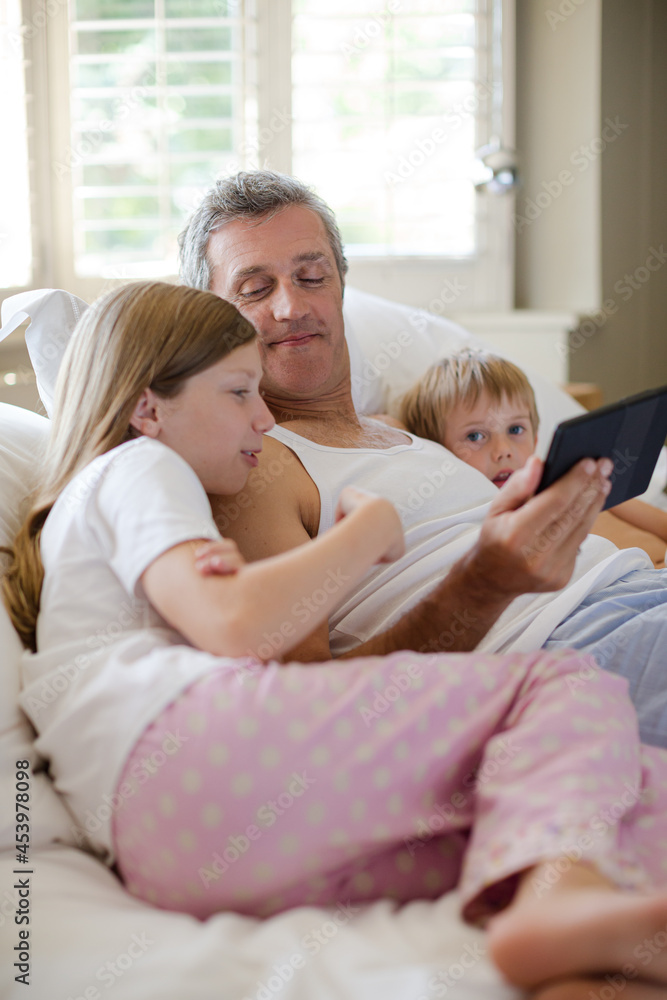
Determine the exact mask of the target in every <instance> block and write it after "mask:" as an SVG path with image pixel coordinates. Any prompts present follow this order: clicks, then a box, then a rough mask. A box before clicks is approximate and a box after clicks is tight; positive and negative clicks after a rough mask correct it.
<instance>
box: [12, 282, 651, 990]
mask: <svg viewBox="0 0 667 1000" xmlns="http://www.w3.org/2000/svg"><path fill="white" fill-rule="evenodd" d="M254 336H255V335H254V330H253V329H252V327H251V326H250V325H249V324H248V323H247V322H246V321H245V320H244V319H243V318H242V317H241V315H240V314H239V313H238V312H237V311H236V310H235V309H234V307H233V306H231V305H229V304H228V303H226V302H224V301H222V300H221V299H219V298H217V297H216V296H214V295H212V294H210V293H208V292H202V291H197V290H195V289H192V288H184V287H178V286H172V285H167V284H161V283H151V282H143V283H138V284H133V285H127V286H125V287H123V288H121V289H120V290H116V291H114V292H112V293H110V294H109V295H107V296H106V297H105V298H103V299H102V300H101V301H100V302H99V303H98V304H96V305H95V306H93V307H92V308H91V309H89V310H88V311H87V312H86V313H85V314H84V316H83V318H82V320H81V321H80V323H79V325H78V327H77V329H76V330H75V332H74V334H73V337H72V339H71V342H70V345H69V347H68V349H67V352H66V355H65V358H64V360H63V365H62V370H61V373H60V377H59V383H58V390H57V399H56V408H55V413H54V418H53V428H52V437H51V441H50V445H49V449H48V454H47V456H46V461H45V463H44V469H43V474H42V477H41V486H40V488H39V490H38V492H37V496H36V498H35V501H34V506H33V508H32V510H31V512H30V514H29V516H28V518H27V520H26V522H25V524H24V526H23V528H22V529H21V531H20V533H19V535H18V537H17V539H16V543H15V548H14V552H13V563H12V567H11V570H10V572H9V574H8V576H7V578H6V580H5V581H4V588H5V596H6V599H7V603H8V606H9V608H10V612H11V614H12V617H13V620H14V623H15V625H16V627H17V629H18V630H19V632H20V634H21V636H22V638H23V641H24V643H25V645H26V646H27V647H28V648H29V649H30V650H31V651H32V652H31V653H29V654H26V657H25V677H24V690H23V694H22V704H23V706H24V708H25V710H26V712H27V713H28V715H29V716H30V718H31V719H32V721H33V723H34V725H35V728H36V730H37V732H38V739H37V744H36V745H37V748H38V750H39V751H40V752H41V754H42V755H43V756H44V757H45V758H46V759H47V760H48V761H49V766H50V770H51V774H52V776H53V778H54V780H55V782H56V786H57V787H58V789H59V790H60V791H61V793H63V794H64V795H65V796H66V798H67V799H68V801H69V804H70V806H71V808H72V810H73V812H74V813H75V815H76V816H77V818H78V821H79V824H80V826H81V829H82V830H84V831H85V832H86V833H87V835H88V837H89V839H90V841H92V846H93V847H94V848H95V849H96V850H97V851H98V852H99V853H100V855H102V856H104V857H105V858H106V860H107V861H108V862H109V863H115V864H116V865H117V869H118V871H119V873H120V875H121V877H122V878H123V880H124V881H125V883H126V885H127V887H128V889H129V891H130V892H132V893H133V894H135V895H136V896H139V897H141V898H143V899H145V900H147V901H149V902H152V903H154V904H156V905H158V906H161V907H164V908H168V909H177V910H184V911H187V912H189V913H192V914H194V915H196V916H198V917H200V918H205V917H206V916H208V915H209V914H212V913H215V912H217V911H219V910H222V909H225V908H232V909H235V910H238V911H241V912H244V913H248V914H255V915H268V914H272V913H276V912H278V911H280V910H282V909H285V908H287V907H291V906H295V905H299V904H303V903H315V904H321V905H327V904H333V903H337V902H338V903H342V902H345V901H347V900H350V899H354V900H369V899H374V898H378V897H380V896H391V897H393V898H395V899H397V900H399V901H402V900H408V899H412V898H417V897H425V896H426V897H435V896H437V895H439V894H440V893H442V892H443V891H444V890H445V889H447V888H449V887H451V886H452V885H453V884H454V882H456V881H458V884H459V888H460V893H461V898H462V903H463V912H464V915H465V917H466V918H467V919H469V920H475V921H487V920H489V918H491V919H490V923H489V928H490V930H489V935H490V936H489V941H490V951H491V954H492V956H493V959H494V960H495V962H496V963H497V965H498V967H499V968H500V969H501V970H502V971H503V972H504V973H505V975H506V976H507V977H508V979H509V980H510V981H511V982H514V983H517V984H518V985H521V986H525V987H527V988H542V987H544V990H543V992H542V993H541V994H540V996H541V997H542V998H543V1000H547V998H549V1000H553V998H555V997H561V996H568V997H579V996H588V993H587V992H586V991H587V990H588V988H589V987H590V985H591V983H592V984H593V985H595V982H596V980H595V979H590V978H589V979H585V978H584V979H579V980H575V979H574V977H575V976H584V977H585V976H589V977H590V976H591V975H593V974H595V973H600V972H609V973H612V972H613V973H615V974H616V973H618V972H620V971H623V975H625V976H628V975H629V973H628V972H627V968H628V965H629V964H630V963H632V962H633V955H635V956H636V949H637V947H638V946H640V945H641V942H642V941H643V940H644V939H646V938H648V937H653V936H654V935H655V934H656V933H658V932H659V931H662V929H663V928H664V926H665V924H667V893H664V892H663V893H661V894H659V895H654V896H649V895H644V894H642V891H641V890H643V889H646V888H647V887H649V886H650V885H651V883H652V882H654V883H655V882H658V881H659V880H661V881H664V875H663V873H662V867H661V860H660V858H659V856H658V855H659V852H658V851H656V847H657V846H659V845H660V844H661V839H660V838H667V819H666V818H665V815H664V814H665V810H664V808H662V807H661V806H662V804H663V803H664V798H665V794H666V789H665V787H664V786H665V782H666V781H667V759H666V758H665V756H664V754H663V753H662V752H661V751H653V750H649V751H646V752H645V753H644V757H643V758H642V756H641V754H640V747H639V745H638V741H637V735H636V721H635V717H634V712H633V709H632V706H631V704H630V702H629V700H628V699H627V697H626V693H625V686H624V682H623V681H620V680H619V679H617V678H615V677H613V676H610V675H609V674H603V673H598V672H597V671H596V670H595V668H594V666H593V665H592V663H591V662H590V661H588V660H586V659H585V658H581V657H578V656H575V655H573V654H569V653H565V654H556V655H549V654H544V653H538V654H532V655H523V656H519V655H511V656H504V657H493V656H482V655H475V654H470V655H429V656H423V655H422V656H420V655H419V654H414V653H410V652H405V653H396V654H393V655H391V656H388V657H386V658H382V657H372V658H367V659H358V660H345V661H340V662H337V663H317V664H311V665H305V666H304V665H303V664H299V663H292V664H287V665H283V664H282V663H279V662H278V661H276V660H270V657H269V655H268V654H265V653H262V650H266V648H267V647H268V649H269V650H270V649H271V648H278V646H281V647H282V649H284V650H287V651H289V649H290V648H291V647H292V646H293V645H295V644H297V643H299V642H301V641H302V640H303V638H304V637H305V636H306V635H307V634H308V632H309V631H310V630H311V629H312V628H313V627H314V626H315V625H317V624H318V623H319V622H320V621H321V620H322V619H324V618H325V617H326V616H327V615H328V614H329V612H330V611H331V609H332V607H333V606H334V605H335V603H336V602H337V601H339V600H341V599H343V598H344V597H345V595H346V594H347V593H348V592H349V589H350V588H351V587H352V586H353V585H354V584H355V583H356V582H357V581H358V580H359V579H360V578H361V577H362V576H363V575H364V574H365V573H366V572H367V570H368V569H369V568H370V567H371V566H372V565H373V564H375V563H376V562H378V561H382V560H392V559H394V558H396V557H397V556H398V555H400V553H401V551H402V532H401V527H400V522H399V519H398V516H397V514H396V512H395V510H394V509H393V507H392V506H391V505H390V504H389V503H388V502H386V501H384V500H382V499H380V498H378V497H374V496H369V495H366V494H363V493H361V492H359V491H356V490H354V489H347V490H345V491H344V493H343V494H342V495H341V497H340V501H339V504H338V510H337V522H338V523H337V524H336V525H335V526H334V528H333V529H332V530H331V531H330V532H328V533H327V534H326V535H324V536H322V537H321V538H318V539H317V540H315V541H313V542H311V543H309V544H308V545H305V546H302V547H300V548H297V549H294V550H292V551H290V552H286V553H285V554H283V555H281V556H278V557H274V558H271V559H267V560H265V561H262V562H257V563H254V564H252V565H245V564H244V563H243V560H242V559H241V558H240V556H239V555H238V553H237V552H236V551H235V549H234V547H233V546H227V547H226V548H224V547H223V549H222V550H221V549H220V548H219V546H220V538H219V535H218V532H217V530H216V528H215V526H214V523H213V521H212V519H211V511H210V506H209V503H208V500H207V496H206V494H207V493H209V494H216V493H223V494H230V493H235V492H238V491H239V490H241V488H242V487H243V486H244V484H245V481H246V477H247V475H248V470H249V469H250V468H252V467H253V466H254V465H255V464H256V454H257V452H258V451H259V450H260V449H261V446H262V434H263V433H264V432H265V431H267V430H268V429H269V428H270V427H271V426H272V425H273V418H272V417H271V415H270V413H269V411H268V410H267V409H266V407H265V405H264V403H263V401H262V398H261V396H260V394H259V391H258V386H259V381H260V377H261V368H260V363H259V354H258V351H257V348H256V345H255V342H254ZM211 542H213V543H216V544H214V545H213V548H212V550H211V549H206V547H204V558H203V563H201V558H202V555H201V553H202V544H203V545H204V546H206V544H207V543H208V544H209V545H210V543H211ZM207 553H208V555H207ZM212 561H213V562H216V561H217V569H222V570H223V573H222V575H221V574H220V573H219V572H214V573H211V572H200V571H199V570H200V567H201V566H203V567H204V568H208V570H210V569H211V568H213V569H216V565H213V566H211V562H212ZM260 654H261V655H260ZM267 661H268V662H267ZM647 785H650V786H651V789H652V796H649V798H648V799H645V797H643V789H644V787H645V786H647ZM605 816H606V817H611V818H610V819H609V820H608V821H607V820H603V819H602V818H601V817H605ZM663 842H664V841H663ZM554 873H556V877H555V878H554ZM621 890H627V891H621ZM635 961H636V959H635ZM642 974H644V972H643V970H642ZM637 975H639V972H638V973H637ZM648 977H650V979H651V980H654V981H655V982H657V983H665V982H667V955H662V954H658V955H656V956H655V958H654V959H653V961H652V964H651V966H650V969H648V970H647V971H646V973H645V978H644V980H643V981H642V982H639V981H638V982H633V983H631V984H629V985H628V987H627V992H626V994H625V995H626V996H627V997H632V998H637V1000H639V998H644V997H652V996H658V995H660V989H661V988H659V987H656V988H654V987H653V986H652V985H650V983H649V982H648ZM554 981H555V982H556V985H555V986H552V985H547V984H551V983H552V982H554ZM656 989H657V990H658V992H656Z"/></svg>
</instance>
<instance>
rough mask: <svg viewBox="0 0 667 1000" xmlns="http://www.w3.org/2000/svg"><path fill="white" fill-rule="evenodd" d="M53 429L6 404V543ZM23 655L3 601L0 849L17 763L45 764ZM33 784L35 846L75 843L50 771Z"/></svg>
mask: <svg viewBox="0 0 667 1000" xmlns="http://www.w3.org/2000/svg"><path fill="white" fill-rule="evenodd" d="M48 427H49V423H48V420H45V419H44V417H40V416H38V415H37V414H36V413H32V412H30V411H29V410H22V409H21V408H20V407H18V406H9V405H8V404H7V403H0V545H11V543H12V542H13V540H14V536H15V535H16V532H17V531H18V529H19V526H20V524H21V521H22V520H23V516H24V514H25V513H26V510H27V506H28V494H29V493H30V490H31V489H32V486H33V479H34V474H35V469H36V468H37V467H38V461H39V453H40V449H41V448H42V447H43V445H44V442H45V440H46V436H47V434H48ZM4 558H5V557H4V556H3V560H4ZM4 565H5V563H4V562H2V563H0V568H4ZM21 654H22V646H21V643H20V641H19V638H18V635H17V634H16V632H15V631H14V628H13V626H12V624H11V622H10V619H9V616H8V614H7V612H6V610H5V607H4V604H3V603H2V602H1V601H0V849H5V848H13V847H14V844H15V833H16V811H15V806H14V803H15V792H16V762H17V761H23V760H29V761H30V763H31V765H32V766H33V767H36V768H39V766H40V761H39V760H38V755H37V753H36V751H35V748H34V746H33V738H34V733H33V730H32V727H31V726H30V723H29V722H28V720H27V719H26V717H25V715H23V713H22V712H21V710H20V709H19V707H18V704H17V700H18V694H19V664H20V659H21ZM30 785H31V787H30V802H29V806H30V809H29V812H30V816H31V820H30V848H31V850H32V848H37V847H40V846H46V845H48V844H50V843H52V841H53V840H60V841H63V842H66V843H74V842H75V841H74V839H73V834H72V831H71V827H72V826H73V821H72V819H71V817H70V816H69V813H68V812H67V810H66V809H65V806H64V804H63V802H62V800H61V799H60V797H59V796H58V795H57V794H56V792H55V791H54V789H53V787H52V785H51V783H50V781H49V780H48V778H47V776H46V774H44V773H43V772H42V773H37V774H34V775H33V776H32V779H31V782H30Z"/></svg>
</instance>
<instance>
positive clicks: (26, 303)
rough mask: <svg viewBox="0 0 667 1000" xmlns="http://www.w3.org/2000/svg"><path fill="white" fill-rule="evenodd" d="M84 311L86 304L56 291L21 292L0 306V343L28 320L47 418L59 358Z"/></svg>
mask: <svg viewBox="0 0 667 1000" xmlns="http://www.w3.org/2000/svg"><path fill="white" fill-rule="evenodd" d="M87 308H88V304H87V303H86V302H84V301H83V299H79V298H77V296H76V295H71V294H70V293H69V292H63V291H61V290H60V289H57V288H40V289H37V290H36V291H32V292H21V294H20V295H12V296H10V298H8V299H5V301H4V302H3V303H2V312H1V313H0V315H1V317H2V329H0V340H4V338H5V337H8V336H9V334H10V333H13V331H14V330H15V329H16V328H17V327H18V326H20V325H21V323H23V322H24V321H25V320H27V319H30V320H31V323H30V325H29V327H28V330H27V332H26V335H25V340H26V344H27V347H28V354H29V355H30V360H31V362H32V367H33V368H34V370H35V377H36V379H37V389H38V391H39V395H40V398H41V400H42V402H43V404H44V409H45V410H46V412H47V413H48V415H49V416H51V410H52V409H53V392H54V389H55V385H56V378H57V375H58V369H59V368H60V362H61V360H62V356H63V354H64V353H65V348H66V347H67V342H68V340H69V338H70V335H71V333H72V330H73V329H74V327H75V326H76V324H77V322H78V320H79V317H80V316H81V314H82V313H83V312H84V311H85V310H86V309H87Z"/></svg>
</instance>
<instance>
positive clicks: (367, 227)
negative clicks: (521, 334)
mask: <svg viewBox="0 0 667 1000" xmlns="http://www.w3.org/2000/svg"><path fill="white" fill-rule="evenodd" d="M19 5H20V0H0V11H2V12H3V14H4V24H5V25H6V26H7V27H6V32H7V31H13V33H14V36H15V37H16V38H18V39H19V41H20V45H19V46H18V48H19V49H20V48H21V46H23V45H25V53H24V52H21V53H20V55H19V54H18V53H17V57H16V58H15V59H14V60H13V62H12V64H11V67H12V68H11V72H13V74H14V76H13V80H12V81H11V92H12V94H16V95H17V96H19V99H18V100H17V101H16V102H11V103H12V109H11V113H12V114H13V115H14V117H15V119H16V120H14V121H12V123H11V127H12V129H13V134H14V135H15V136H16V137H17V138H16V140H15V142H16V144H17V148H19V147H20V148H21V149H22V150H25V137H26V123H25V120H24V119H21V115H24V116H25V111H24V108H25V107H26V102H25V100H24V97H23V94H22V93H21V89H20V88H21V87H22V86H23V79H22V76H23V74H22V68H23V67H24V65H25V64H26V58H27V60H28V66H29V67H32V69H30V70H29V71H28V73H27V74H26V75H25V77H24V78H25V79H26V80H27V81H28V89H29V99H28V103H27V106H28V108H31V107H32V113H33V119H34V120H33V122H32V125H30V122H29V127H28V132H27V134H28V136H29V150H30V159H31V163H32V169H31V171H30V172H28V171H27V170H26V169H25V163H26V155H27V154H25V152H20V153H19V155H18V156H17V157H16V158H12V160H13V162H12V167H11V168H12V169H13V170H14V175H13V177H14V179H13V181H12V190H13V191H16V203H15V205H13V206H12V207H11V208H12V212H13V213H14V215H13V216H12V219H11V220H10V221H11V226H10V221H9V220H8V221H7V222H5V220H4V219H0V236H1V234H2V231H3V230H6V231H7V233H8V234H10V235H9V236H8V237H7V239H5V240H4V242H3V241H2V239H0V254H1V253H2V252H3V246H5V250H4V253H5V254H6V255H7V256H8V258H10V261H9V263H11V267H10V266H7V267H6V268H4V269H3V278H2V284H3V285H4V286H14V287H16V286H22V285H25V284H30V283H32V284H51V285H52V284H55V285H58V286H61V287H66V288H68V289H70V290H72V291H75V292H77V293H78V294H80V295H82V296H83V297H84V298H90V297H91V296H93V295H95V294H97V293H98V292H99V290H100V286H102V285H104V283H105V282H107V281H110V280H111V281H114V280H116V279H121V280H127V279H130V278H134V277H144V276H168V275H171V274H173V273H174V271H175V267H176V236H177V234H178V232H179V231H180V230H181V228H182V227H183V224H184V221H185V219H186V218H187V216H188V214H189V212H190V211H191V210H192V208H193V207H194V206H195V205H196V204H197V203H198V201H199V198H200V197H201V194H202V193H203V191H204V190H206V188H207V187H208V186H209V184H210V182H211V180H212V179H213V178H214V177H215V176H216V175H221V174H226V173H228V172H230V171H233V170H236V169H239V168H252V167H255V166H263V165H268V166H271V167H273V168H275V169H278V170H283V171H286V172H292V173H294V174H296V175H297V176H299V177H300V178H302V179H303V180H305V181H306V182H307V183H309V184H311V185H312V186H314V187H315V188H316V189H317V190H318V192H319V193H320V194H321V195H322V196H323V197H324V198H325V199H326V200H327V201H328V202H329V203H330V204H331V205H332V207H333V208H334V210H335V211H336V214H337V217H338V219H339V223H340V225H341V229H342V232H343V237H344V240H345V242H346V247H347V252H348V257H349V259H350V261H351V280H352V281H353V282H356V283H357V284H359V285H360V286H361V287H366V288H368V290H371V291H376V292H378V293H379V294H387V295H389V296H390V297H394V298H402V299H403V300H405V301H413V302H415V303H417V304H420V305H425V306H427V307H428V306H429V305H430V306H431V308H434V303H436V311H441V312H443V311H444V312H447V311H451V310H452V309H469V308H474V307H478V308H479V307H486V308H493V307H496V308H501V307H504V306H508V305H509V304H510V301H509V299H510V296H511V292H510V290H511V287H512V263H511V262H512V252H511V250H512V247H511V223H510V220H511V206H510V201H511V197H510V198H507V197H503V198H493V197H492V196H490V195H482V196H480V195H479V194H477V193H476V192H475V189H474V186H473V183H472V178H473V169H474V161H475V150H476V149H477V148H478V147H479V146H481V145H483V144H485V143H486V142H487V141H488V140H489V139H490V137H491V136H492V135H493V134H494V132H495V133H496V134H499V133H500V132H503V133H504V141H505V143H506V144H508V143H509V145H511V139H512V135H511V115H508V113H507V108H508V107H511V98H512V88H511V72H510V71H511V68H512V66H511V64H512V59H513V54H512V50H511V37H512V22H511V14H512V10H513V3H512V0H30V2H27V0H24V5H23V15H22V17H23V20H22V26H21V28H20V30H19V31H18V32H17V30H16V22H17V18H18V19H19V22H20V19H21V12H20V7H19ZM40 11H41V14H42V16H41V17H39V15H40ZM501 12H502V16H503V17H504V18H505V24H504V26H503V27H504V31H503V39H504V42H503V45H504V49H505V52H506V56H507V53H509V58H505V59H504V60H503V67H504V76H503V78H502V79H501V76H500V60H499V58H498V46H497V45H496V44H495V42H497V41H498V39H499V37H500V35H499V30H500V24H501ZM12 18H13V20H12ZM10 25H13V27H11V28H10V27H9V26H10ZM494 39H495V41H494ZM40 47H41V48H42V49H43V54H45V55H46V58H45V59H44V60H42V59H41V58H40V52H39V50H40ZM43 66H48V70H44V71H43V70H41V69H40V68H41V67H43ZM3 72H4V69H3ZM7 72H10V69H7ZM40 73H41V74H42V75H40ZM45 73H48V75H44V74H45ZM503 82H504V85H505V106H506V107H505V113H504V121H503V120H502V119H501V120H500V122H499V121H498V115H497V114H496V120H495V121H494V113H495V112H497V111H498V108H499V95H500V94H501V92H502V83H503ZM500 110H501V111H502V110H503V106H502V103H501V104H500ZM9 113H10V109H3V111H2V112H0V114H3V115H5V116H6V115H7V114H9ZM21 143H22V146H21ZM21 157H23V159H21ZM3 169H10V168H9V167H4V168H3ZM27 176H30V180H31V196H30V197H29V194H28V189H27V184H26V180H25V179H26V177H27ZM31 204H32V207H33V217H34V219H35V220H37V222H38V225H37V226H36V227H35V230H34V236H35V239H34V245H35V268H34V272H35V273H34V274H33V276H32V278H30V276H29V274H28V271H27V270H26V266H25V263H24V264H23V265H20V264H19V261H20V259H24V260H25V258H26V256H27V257H29V256H30V250H29V246H28V236H27V234H28V232H29V231H30V230H29V216H28V211H29V208H30V205H31ZM21 241H22V254H23V258H21V254H20V253H18V252H17V251H18V250H19V248H20V247H21ZM49 247H50V248H52V249H51V250H49ZM21 266H23V270H21ZM438 304H439V308H437V305H438Z"/></svg>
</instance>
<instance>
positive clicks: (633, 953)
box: [488, 865, 667, 1000]
mask: <svg viewBox="0 0 667 1000" xmlns="http://www.w3.org/2000/svg"><path fill="white" fill-rule="evenodd" d="M544 869H546V865H545V866H544ZM544 869H543V868H541V867H540V868H537V869H533V870H532V871H530V872H527V873H526V875H525V876H524V878H523V880H522V884H521V885H520V888H519V890H518V892H517V894H516V896H515V897H514V899H513V901H512V903H511V904H510V906H508V907H507V909H506V910H503V912H502V913H500V914H499V915H498V916H497V917H494V918H493V919H492V920H491V921H490V922H489V926H488V935H489V950H490V954H491V956H492V958H493V960H494V961H495V963H496V965H497V966H498V968H499V969H500V970H501V972H502V973H503V974H504V975H505V976H506V977H507V979H508V980H509V981H510V982H511V983H513V984H515V985H516V986H522V987H524V988H526V989H536V988H537V987H539V986H543V987H544V988H545V989H546V984H548V983H550V982H551V981H552V980H559V979H561V980H562V979H564V978H565V977H571V978H574V977H578V976H586V975H591V976H601V977H603V978H602V979H600V980H598V986H599V990H602V991H603V992H602V993H601V994H600V1000H603V997H604V995H605V994H604V987H605V985H607V986H608V984H606V983H605V979H604V976H605V975H606V974H609V975H613V974H617V973H620V974H621V978H623V983H624V987H625V989H624V992H623V998H624V1000H625V998H626V997H629V996H631V994H629V993H627V992H626V991H625V990H626V989H628V988H629V986H630V982H631V980H633V979H637V978H639V977H640V976H641V977H643V978H644V979H647V980H653V981H654V982H655V983H656V984H657V983H666V984H667V894H665V893H661V894H660V895H655V896H644V895H640V894H638V893H632V892H621V891H619V890H616V889H615V888H614V887H613V886H612V885H611V884H610V883H609V882H608V881H607V880H606V879H604V878H603V877H602V876H601V875H599V874H598V873H597V872H596V871H595V870H594V869H592V868H589V867H588V866H586V865H573V866H572V868H571V869H570V870H569V871H567V872H565V873H564V874H563V875H562V876H561V878H560V880H559V881H558V882H557V883H556V884H555V885H552V886H551V887H550V888H549V889H548V890H546V891H544V892H543V893H542V894H541V895H540V896H538V895H537V893H536V892H535V890H534V888H533V880H534V879H538V880H540V879H541V874H542V872H543V871H544ZM537 884H542V885H544V884H545V883H544V881H541V883H539V882H538V883H537ZM635 985H639V984H638V983H636V984H635ZM558 988H560V987H557V986H553V987H551V989H558ZM562 988H563V989H564V988H565V987H562ZM608 988H609V989H611V988H612V987H611V986H608ZM662 992H663V996H664V995H665V990H664V988H663V990H662ZM547 996H548V994H547ZM555 996H558V994H555ZM574 996H575V997H576V996H578V994H574ZM584 996H585V994H584ZM642 996H643V995H642ZM648 996H652V994H648ZM563 997H567V993H564V994H563ZM597 998H598V994H596V992H595V990H593V993H592V997H591V995H590V994H589V995H588V996H585V1000H597Z"/></svg>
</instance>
